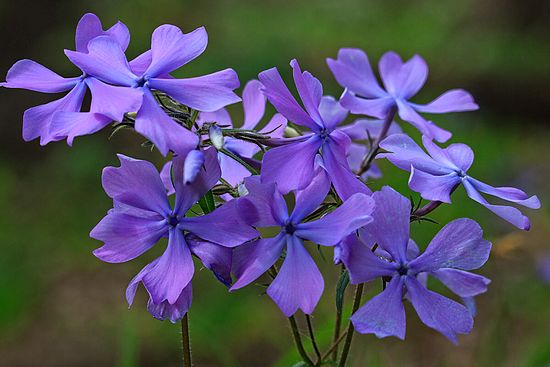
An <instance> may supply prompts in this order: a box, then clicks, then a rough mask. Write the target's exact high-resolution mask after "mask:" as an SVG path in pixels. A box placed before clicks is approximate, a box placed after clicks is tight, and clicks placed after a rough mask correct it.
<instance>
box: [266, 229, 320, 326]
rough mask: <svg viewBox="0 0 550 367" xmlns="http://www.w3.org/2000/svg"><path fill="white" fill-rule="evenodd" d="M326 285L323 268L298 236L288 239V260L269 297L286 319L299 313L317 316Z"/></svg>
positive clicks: (270, 289) (268, 292) (270, 288)
mask: <svg viewBox="0 0 550 367" xmlns="http://www.w3.org/2000/svg"><path fill="white" fill-rule="evenodd" d="M324 286H325V285H324V281H323V276H322V275H321V272H320V271H319V268H317V265H316V264H315V262H314V261H313V259H312V258H311V255H310V254H309V253H308V252H307V250H306V249H305V247H304V244H303V242H302V241H301V240H300V239H299V238H297V237H296V236H290V235H288V236H287V246H286V258H285V260H284V262H283V265H282V266H281V269H280V270H279V274H277V276H276V277H275V279H274V280H273V282H272V283H271V285H270V286H269V287H268V288H267V294H268V295H269V296H270V297H271V298H272V299H273V300H274V301H275V303H276V304H277V305H278V306H279V308H280V309H281V311H283V313H284V314H285V316H287V317H289V316H291V315H293V314H294V313H295V312H296V311H298V309H301V310H302V311H303V312H304V313H305V314H308V315H309V314H311V313H313V310H314V309H315V306H316V305H317V303H318V302H319V299H320V298H321V295H322V294H323V289H324Z"/></svg>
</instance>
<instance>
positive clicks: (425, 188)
mask: <svg viewBox="0 0 550 367" xmlns="http://www.w3.org/2000/svg"><path fill="white" fill-rule="evenodd" d="M460 182H461V178H460V177H459V176H458V175H457V174H456V173H455V172H451V173H449V174H446V175H439V176H434V175H431V174H429V173H426V172H424V171H421V170H419V169H415V168H414V166H411V176H410V178H409V187H410V188H411V189H412V190H414V191H416V192H419V193H420V194H421V195H422V198H424V199H426V200H434V201H441V202H444V203H450V202H451V193H452V192H453V190H454V189H455V187H457V186H458V185H460Z"/></svg>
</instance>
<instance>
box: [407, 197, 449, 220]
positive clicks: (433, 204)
mask: <svg viewBox="0 0 550 367" xmlns="http://www.w3.org/2000/svg"><path fill="white" fill-rule="evenodd" d="M441 204H443V202H441V201H430V202H429V203H428V204H426V205H424V206H423V207H422V208H420V209H418V210H415V211H414V212H413V214H412V215H413V217H415V218H420V217H423V216H425V215H428V214H429V213H431V212H433V211H434V210H435V209H437V207H439V206H440V205H441Z"/></svg>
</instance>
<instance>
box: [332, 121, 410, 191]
mask: <svg viewBox="0 0 550 367" xmlns="http://www.w3.org/2000/svg"><path fill="white" fill-rule="evenodd" d="M383 124H384V120H370V119H358V120H356V121H354V122H353V123H352V124H349V125H345V126H342V127H339V128H338V130H340V131H341V132H343V133H345V134H346V135H347V136H349V138H350V139H351V140H352V143H351V144H350V146H349V148H348V164H349V167H350V168H351V170H352V171H354V172H355V171H358V170H359V169H360V167H361V163H362V162H363V159H364V158H365V156H366V155H367V154H368V152H369V148H368V147H367V145H366V143H367V142H368V140H369V139H371V140H374V139H376V138H378V136H379V135H380V130H381V129H382V126H383ZM401 132H402V130H401V128H400V127H399V125H397V124H396V123H392V124H391V125H390V128H389V130H388V133H387V135H388V136H389V135H393V134H399V133H401ZM354 141H363V143H356V142H354ZM380 177H382V172H380V169H379V168H378V166H377V165H376V164H375V163H374V162H372V163H371V165H370V167H369V169H368V170H367V172H365V173H363V175H362V176H361V178H363V179H364V180H366V179H367V178H380Z"/></svg>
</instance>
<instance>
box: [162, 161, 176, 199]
mask: <svg viewBox="0 0 550 367" xmlns="http://www.w3.org/2000/svg"><path fill="white" fill-rule="evenodd" d="M160 179H161V180H162V183H163V184H164V187H165V188H166V194H167V195H172V194H175V193H176V189H174V184H173V183H172V161H169V162H166V163H165V164H164V166H162V170H161V171H160Z"/></svg>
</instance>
